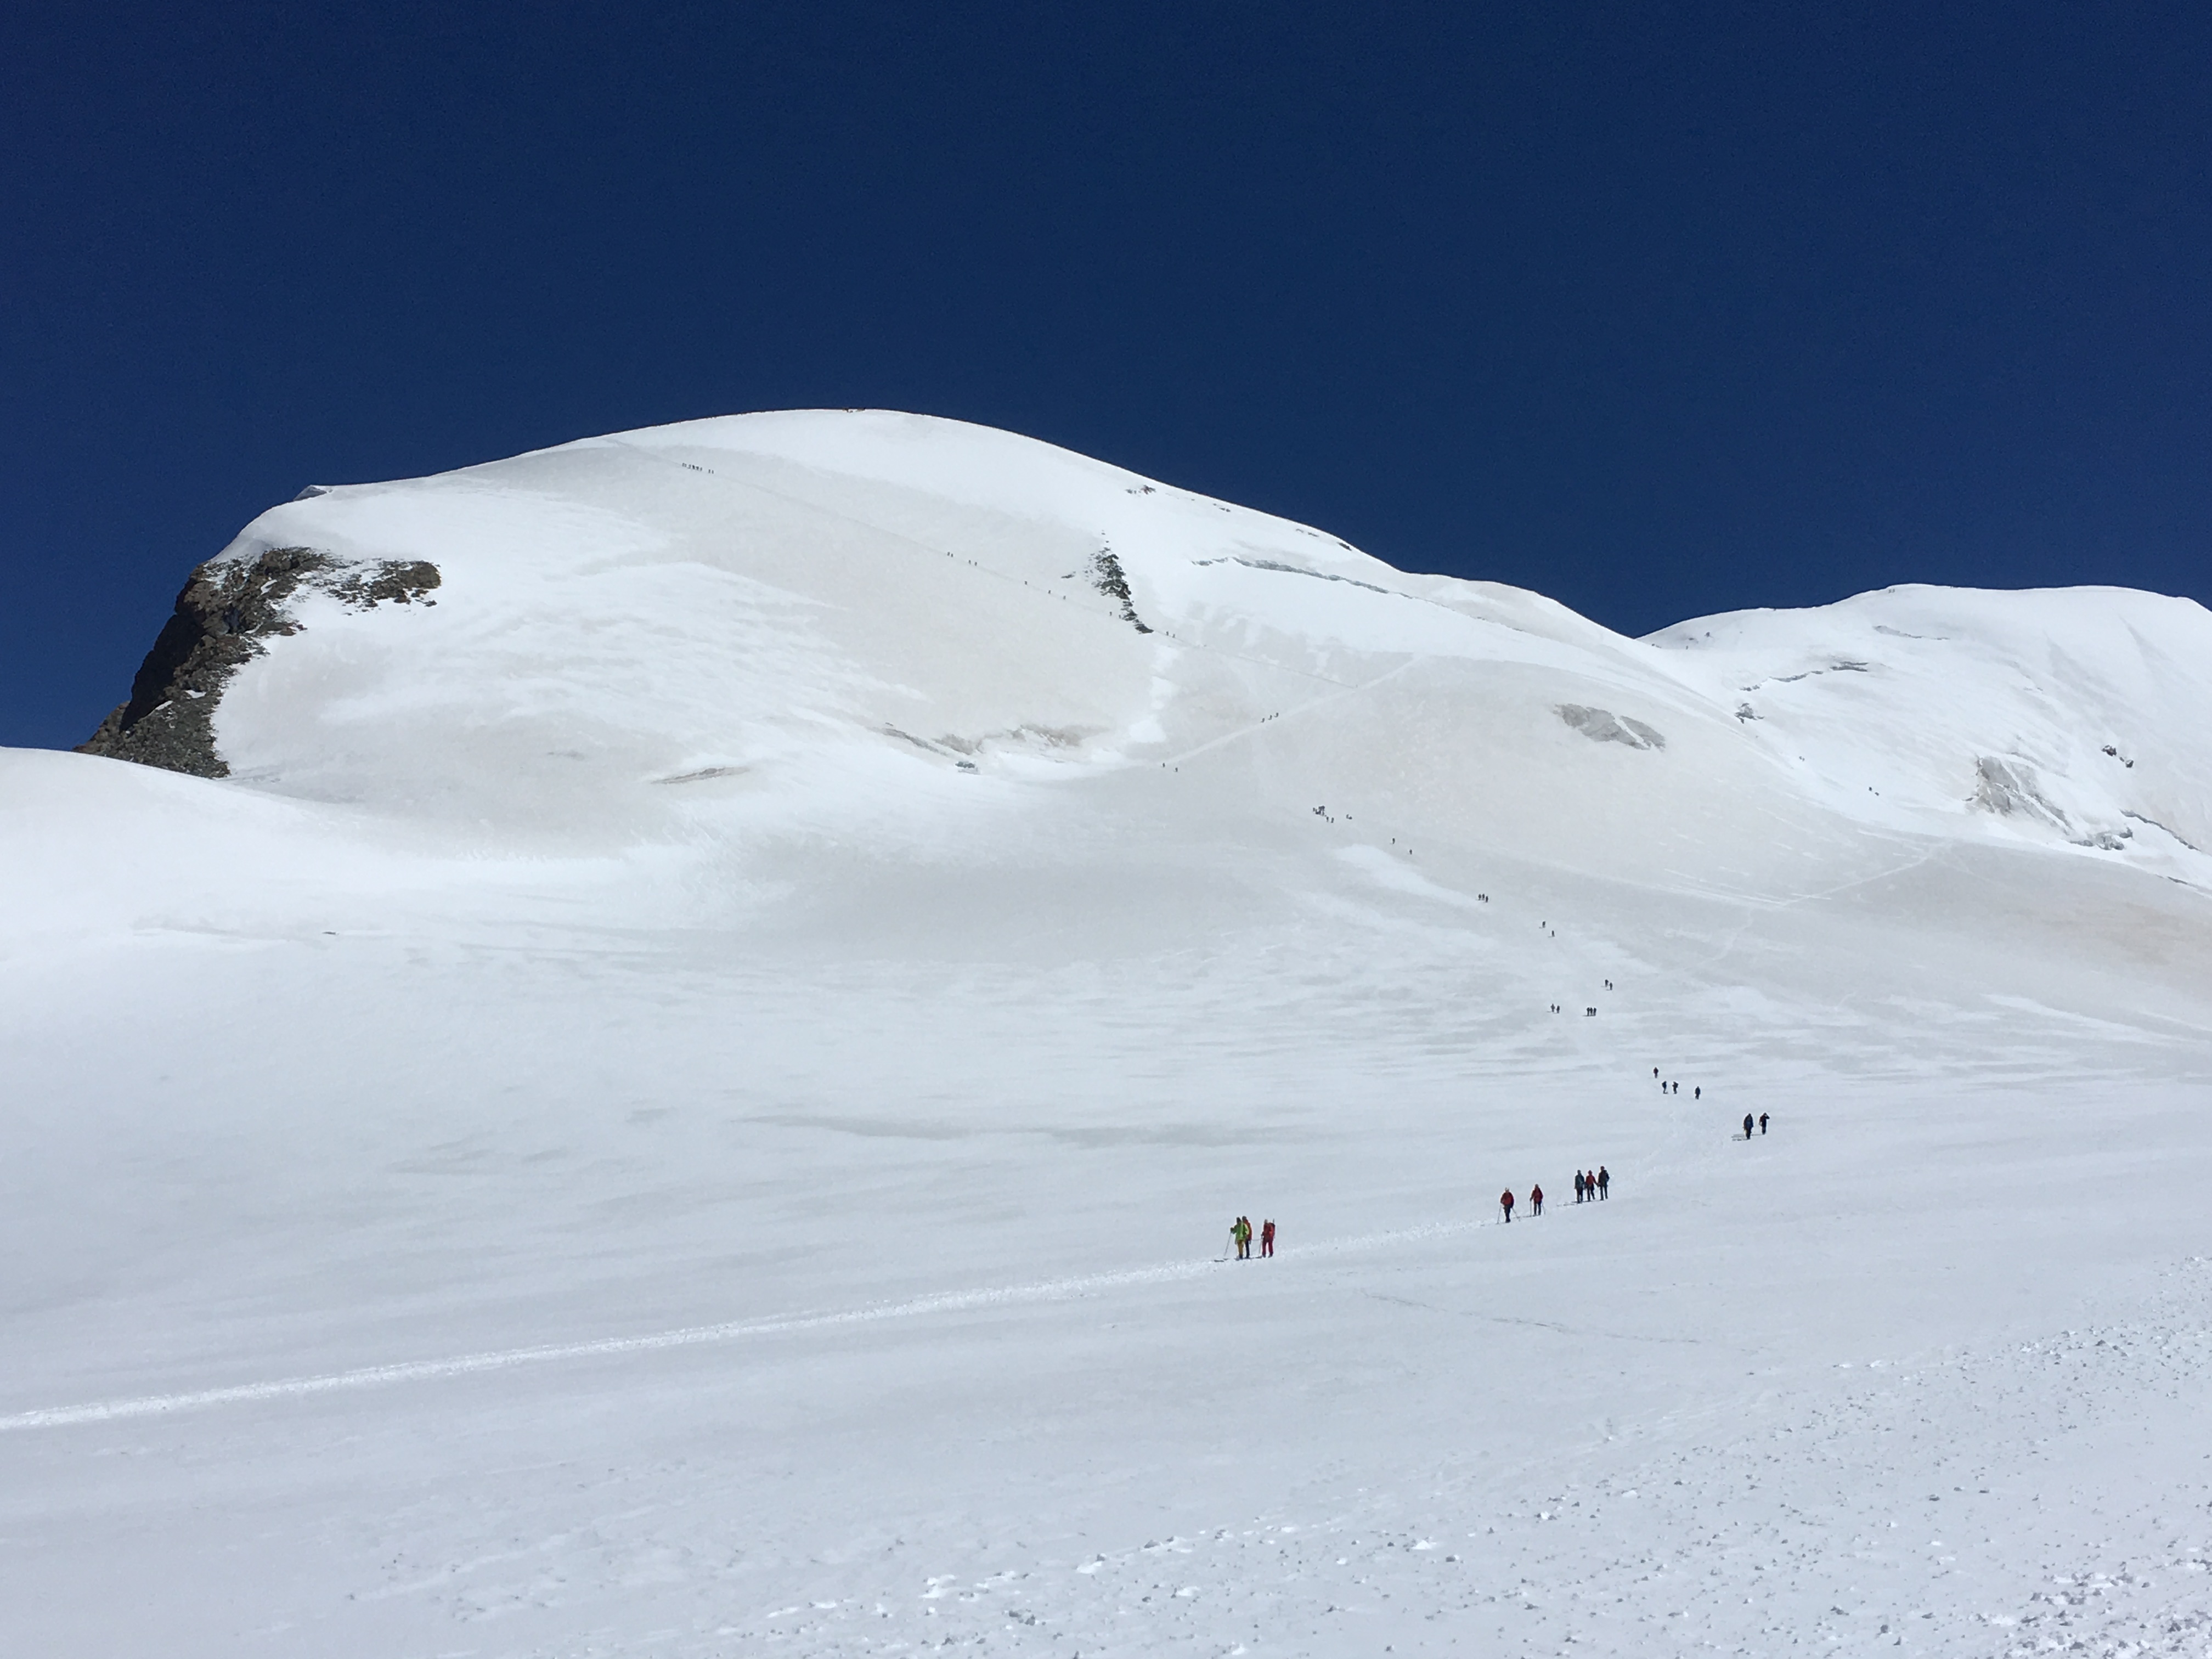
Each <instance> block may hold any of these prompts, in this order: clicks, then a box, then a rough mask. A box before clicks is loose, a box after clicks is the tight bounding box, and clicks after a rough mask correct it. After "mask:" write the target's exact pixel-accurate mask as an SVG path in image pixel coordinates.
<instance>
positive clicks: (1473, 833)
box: [0, 411, 2212, 1655]
mask: <svg viewBox="0 0 2212 1659" xmlns="http://www.w3.org/2000/svg"><path fill="white" fill-rule="evenodd" d="M301 546H304V547H310V548H313V549H316V550H321V551H323V552H325V553H327V554H329V555H331V556H333V557H334V558H337V559H338V560H341V561H349V562H352V561H362V562H374V561H383V560H399V559H404V560H410V561H412V560H428V561H430V562H435V564H436V565H437V567H438V568H439V571H440V573H441V586H439V587H438V588H437V590H436V593H435V599H436V603H435V605H406V606H399V605H376V606H368V607H362V606H357V605H348V604H346V603H345V602H343V599H341V598H340V597H338V596H337V595H335V594H333V593H331V592H302V593H301V595H300V596H299V597H298V599H297V602H296V605H295V618H296V621H297V623H298V624H299V631H298V632H296V633H295V634H292V635H289V636H281V637H276V638H273V639H270V640H269V641H266V647H267V648H266V650H265V652H264V654H262V655H260V656H258V657H257V658H255V659H253V660H252V661H251V662H249V663H248V664H247V665H246V667H245V668H244V669H242V670H241V671H240V672H239V674H238V675H237V677H236V678H235V679H234V681H233V682H232V684H230V686H229V688H228V690H227V691H225V692H224V694H223V695H222V701H221V703H220V706H219V707H218V708H216V715H215V732H216V741H217V744H218V746H219V748H220V750H221V752H222V757H223V758H224V759H225V760H226V761H227V762H228V763H229V765H230V767H231V770H232V776H231V778H230V779H228V780H227V781H204V780H201V779H197V778H188V777H182V776H176V775H169V774H166V773H161V772H155V771H152V770H149V769H143V768H139V767H134V766H130V765H127V764H125V763H118V762H112V761H104V760H98V759H94V758H91V757H84V756H64V755H52V754H45V753H33V752H27V751H0V916H4V917H5V919H6V920H5V924H4V927H0V987H4V990H5V999H4V1004H0V1006H4V1008H5V1010H6V1012H5V1015H4V1018H0V1060H4V1063H5V1066H6V1073H5V1074H6V1075H7V1077H8V1078H9V1080H10V1081H9V1089H8V1091H7V1093H6V1095H5V1097H4V1098H5V1100H6V1103H7V1104H6V1110H7V1113H8V1117H9V1122H8V1128H9V1134H8V1139H7V1144H8V1146H9V1148H10V1149H11V1152H10V1155H9V1157H8V1158H6V1159H5V1160H0V1246H4V1249H5V1252H6V1255H5V1260H6V1261H8V1262H9V1270H8V1273H7V1276H6V1279H5V1281H4V1283H5V1285H6V1303H5V1309H6V1320H5V1322H4V1326H0V1332H4V1334H0V1356H3V1358H0V1468H4V1469H5V1471H6V1478H5V1480H4V1481H0V1493H4V1497H0V1537H4V1538H5V1539H6V1540H7V1544H6V1547H5V1550H4V1551H0V1653H12V1652H15V1651H21V1652H25V1653H38V1654H42V1655H44V1654H56V1653H88V1654H90V1653H111V1652H130V1651H155V1650H158V1651H162V1652H165V1653H174V1654H189V1653H201V1652H205V1653H210V1654H213V1653H222V1654H226V1655H229V1654H238V1653H248V1652H268V1653H295V1652H297V1653H314V1654H318V1655H326V1654H327V1655H347V1654H356V1653H358V1654H362V1655H389V1654H399V1653H415V1652H421V1653H434V1652H436V1653H460V1652H468V1653H482V1654H555V1653H557V1654H576V1655H582V1654H656V1655H659V1654H668V1655H677V1654H682V1655H692V1654H723V1653H727V1654H740V1653H742V1654H751V1653H763V1652H788V1653H807V1654H862V1653H878V1652H890V1651H902V1650H919V1649H921V1648H924V1647H927V1648H930V1649H933V1650H935V1649H939V1648H943V1649H945V1650H976V1651H998V1652H1012V1653H1024V1652H1035V1653H1039V1654H1047V1653H1048V1654H1054V1655H1062V1654H1072V1653H1075V1652H1083V1653H1130V1654H1139V1653H1142V1654H1152V1653H1158V1652H1163V1651H1180V1650H1188V1651H1194V1652H1217V1653H1228V1652H1234V1651H1239V1650H1243V1651H1249V1652H1251V1653H1255V1654H1260V1653H1269V1652H1273V1653H1284V1654H1294V1653H1314V1654H1335V1653H1355V1652H1357V1653H1370V1652H1382V1651H1384V1650H1391V1651H1397V1652H1416V1651H1437V1652H1444V1651H1464V1650H1472V1651H1492V1650H1494V1651H1500V1652H1509V1651H1528V1652H1544V1653H1551V1652H1557V1651H1561V1650H1565V1648H1566V1647H1568V1646H1569V1645H1572V1646H1573V1647H1575V1648H1576V1649H1577V1650H1589V1651H1595V1652H1601V1653H1605V1652H1612V1653H1622V1654H1632V1653H1633V1654H1641V1653H1650V1652H1666V1651H1675V1650H1692V1649H1702V1648H1706V1647H1711V1646H1717V1647H1719V1648H1720V1649H1722V1650H1729V1651H1741V1652H1753V1653H1765V1652H1779V1651H1782V1650H1784V1649H1785V1648H1788V1647H1791V1646H1797V1647H1803V1648H1806V1649H1808V1650H1826V1649H1830V1648H1835V1649H1840V1650H1855V1649H1857V1648H1861V1647H1872V1646H1880V1647H1881V1648H1882V1649H1884V1650H1893V1649H1899V1648H1902V1649H1904V1650H1908V1651H1913V1650H1917V1651H1922V1652H1944V1653H1990V1654H1999V1653H2007V1652H2011V1651H2015V1650H2019V1651H2036V1650H2039V1647H2038V1644H2046V1643H2056V1644H2063V1643H2065V1642H2081V1643H2085V1644H2091V1645H2090V1646H2089V1648H2088V1650H2095V1648H2094V1645H2093V1644H2095V1643H2097V1642H2099V1641H2107V1642H2109V1643H2120V1642H2123V1641H2132V1642H2135V1643H2137V1644H2141V1645H2140V1646H2139V1647H2138V1649H2137V1650H2140V1651H2153V1652H2172V1653H2183V1652H2186V1653H2191V1654H2196V1653H2201V1652H2204V1651H2207V1650H2212V1635H2208V1632H2212V1597H2208V1595H2207V1593H2206V1587H2205V1579H2206V1577H2207V1568H2206V1562H2207V1561H2208V1560H2212V1553H2208V1552H2212V1517H2209V1516H2208V1509H2207V1505H2208V1503H2212V1462H2208V1461H2207V1460H2206V1458H2205V1456H2204V1455H2203V1450H2202V1449H2201V1447H2200V1446H2199V1444H2198V1441H2199V1440H2201V1438H2202V1431H2201V1429H2200V1428H2199V1427H2198V1426H2197V1418H2198V1416H2200V1415H2201V1409H2200V1407H2199V1403H2198V1401H2197V1393H2198V1392H2199V1391H2200V1389H2201V1384H2200V1383H2199V1382H2198V1380H2197V1379H2199V1378H2201V1376H2202V1374H2203V1363H2204V1360H2205V1358H2206V1355H2205V1353H2204V1350H2203V1343H2204V1338H2203V1332H2204V1329H2205V1328H2206V1317H2205V1316H2206V1312H2207V1309H2208V1306H2212V1279H2208V1278H2207V1276H2206V1273H2205V1268H2204V1260H2205V1258H2206V1256H2207V1255H2212V1251H2208V1250H2207V1249H2206V1239H2205V1237H2204V1233H2205V1229H2204V1227H2203V1223H2202V1221H2201V1218H2199V1216H2198V1215H2197V1212H2196V1211H2195V1209H2194V1207H2193V1206H2191V1204H2190V1203H2189V1202H2188V1201H2187V1200H2188V1195H2189V1194H2191V1193H2192V1192H2193V1191H2195V1190H2197V1189H2198V1188H2200V1187H2201V1185H2202V1183H2203V1180H2204V1179H2205V1177H2206V1176H2212V1135H2208V1133H2207V1131H2206V1128H2205V1123H2206V1116H2205V1112H2204V1108H2205V1106H2206V1104H2207V1103H2208V1102H2207V1090H2206V1084H2207V1075H2208V1069H2212V1068H2208V1066H2207V1055H2206V1046H2205V1044H2206V1036H2207V1029H2208V1006H2212V998H2209V997H2208V993H2212V931H2208V927H2207V918H2208V914H2209V913H2208V910H2207V902H2208V890H2212V861H2208V858H2207V854H2206V852H2205V851H2204V850H2203V849H2207V848H2212V750H2208V748H2207V745H2206V744H2205V742H2204V739H2203V732H2205V730H2206V727H2207V716H2208V714H2212V618H2208V617H2207V616H2206V614H2205V613H2204V611H2203V610H2202V609H2200V608H2199V607H2197V606H2196V605H2192V604H2191V603H2189V602H2187V601H2184V600H2177V599H2161V598H2158V597H2156V596H2153V595H2148V594H2143V593H2136V592H2124V591H2119V590H2081V591H2075V592H2063V593H2059V592H2050V593H1977V592H1955V591H1948V590H1940V589H1929V588H1903V589H1894V590H1890V591H1888V592H1881V593H1875V594H1867V595H1863V596H1861V597H1859V598H1858V599H1853V600H1850V601H1847V602H1845V603H1844V604H1842V605H1833V606H1829V607H1826V608H1825V609H1822V610H1820V611H1809V612H1796V613H1784V612H1755V613H1745V614H1741V615H1736V616H1729V617H1711V618H1705V619H1701V620H1699V621H1696V622H1691V623H1683V624H1681V625H1680V626H1679V627H1676V628H1674V629H1668V630H1666V631H1665V632H1663V633H1662V634H1660V635H1654V636H1652V637H1651V638H1650V639H1648V640H1644V641H1633V640H1627V639H1623V638H1620V637H1619V636H1617V635H1612V634H1610V633H1608V632H1607V631H1606V630H1605V629H1601V628H1600V627H1598V626H1596V625H1595V624H1594V623H1589V622H1588V621H1586V620H1584V619H1583V618H1581V617H1577V616H1575V615H1573V614H1572V613H1571V612H1569V611H1565V610H1564V609H1563V608H1562V607H1560V606H1558V605H1554V604H1553V603H1551V602H1550V601H1547V600H1545V599H1541V598H1540V597H1538V596H1535V595H1533V594H1528V593H1524V592H1517V591H1516V590H1512V589H1509V588H1504V587H1499V586H1493V585H1488V584H1480V583H1466V582H1459V581H1454V580H1447V579H1444V578H1439V577H1429V576H1417V575H1409V574H1405V573H1402V572H1400V571H1397V570H1395V569H1393V568H1390V567H1389V566H1388V565H1386V564H1384V563H1383V562H1380V561H1378V560H1376V559H1373V558H1370V557H1369V556H1366V555H1364V554H1363V553H1360V552H1358V550H1354V549H1352V548H1351V547H1349V546H1348V545H1346V544H1344V543H1342V542H1340V541H1339V540H1337V539H1335V538H1332V537H1329V536H1328V535H1326V534H1324V533H1322V532H1317V531H1315V530H1311V529H1309V528H1307V527H1305V526H1297V525H1293V524H1289V523H1286V522H1285V521H1283V520H1276V519H1272V518H1269V517H1267V516H1266V515H1264V514H1261V513H1253V512H1250V511H1249V510H1247V509H1243V508H1241V507H1233V506H1231V505H1229V504H1226V503H1223V502H1218V501H1211V500H1208V499H1206V498H1204V497H1201V496H1197V495H1191V494H1189V493H1188V492H1185V491H1182V490H1178V489H1174V488H1172V487H1170V486H1165V485H1159V484H1156V483H1152V482H1151V481H1148V480H1145V479H1142V478H1139V477H1135V476H1134V475H1132V474H1129V473H1127V472H1124V471H1120V470H1118V469H1115V468H1113V467H1110V466H1107V465H1103V464H1101V463H1098V462H1095V461H1091V460H1088V459H1083V458H1080V457H1077V456H1073V455H1070V454H1067V453H1065V452H1062V451H1058V450H1054V449H1053V448H1050V447H1048V446H1044V445H1042V444H1037V443H1035V442H1032V441H1028V440H1024V439H1021V438H1018V437H1014V436H1012V435H1007V434H1004V433H998V432H992V431H987V430H984V429H981V428H972V427H967V426H963V425H959V424H957V423H954V422H942V421H935V420H929V419H925V418H922V417H919V416H902V415H893V414H885V413H881V412H875V411H810V412H799V413H787V414H777V415H757V416H738V417H732V418H729V419H726V420H717V421H704V422H689V423H685V424H683V425H679V426H674V427H666V428H655V429H653V430H650V431H646V432H639V433H631V434H626V435H621V436H618V437H613V438H606V439H597V440H591V441H585V442H582V443H578V444H572V445H568V446H564V447H561V448H558V449H554V450H549V451H544V452H541V453H536V454H532V455H526V456H522V457H519V458H516V459H513V460H509V461H503V462H499V463H495V464H493V465H486V466H478V467H471V468H468V469H465V470H463V471H459V472H454V473H450V474H445V475H441V476H440V477H433V478H427V479H417V480H410V481H406V482H403V483H390V484H372V485H359V486H344V487H339V488H336V489H329V490H327V491H325V492H324V493H320V494H316V495H310V496H308V497H307V498H304V499H302V500H301V501H295V502H292V503H289V504H287V505H285V506H283V507H276V508H274V509H272V510H271V511H270V512H269V513H264V514H263V515H262V517H261V518H259V519H258V520H255V521H254V522H253V524H252V525H251V526H247V528H246V531H245V532H243V534H242V535H241V536H240V539H239V541H238V542H237V543H235V544H234V545H233V547H232V548H231V549H230V550H228V551H227V552H226V554H225V555H224V556H225V557H226V558H230V559H234V560H239V561H246V562H250V561H251V560H252V559H254V558H255V557H257V556H258V555H260V554H262V553H264V552H267V551H269V550H273V549H279V548H289V547H301ZM1555 1006H1556V1007H1558V1008H1559V1009H1561V1010H1562V1011H1563V1012H1556V1013H1555V1012H1553V1008H1554V1007H1555ZM1585 1009H1595V1010H1596V1012H1595V1014H1589V1013H1585V1012H1583V1011H1584V1010H1585ZM1655 1067H1656V1068H1658V1069H1659V1071H1660V1072H1661V1073H1663V1075H1664V1078H1665V1079H1668V1080H1673V1079H1679V1080H1680V1083H1681V1085H1682V1086H1681V1090H1680V1093H1671V1092H1662V1090H1661V1088H1660V1080H1659V1079H1655V1077H1654V1074H1653V1073H1654V1068H1655ZM1747 1111H1768V1112H1771V1113H1772V1114H1773V1115H1774V1118H1775V1124H1774V1129H1773V1133H1771V1134H1769V1135H1767V1136H1765V1137H1763V1138H1758V1139H1753V1141H1751V1142H1750V1143H1748V1144H1746V1143H1744V1142H1743V1141H1741V1139H1736V1140H1735V1141H1734V1142H1733V1143H1732V1142H1731V1139H1730V1136H1731V1133H1733V1126H1734V1125H1735V1123H1736V1121H1738V1120H1739V1119H1740V1118H1741V1115H1743V1114H1744V1113H1745V1112H1747ZM1600 1162H1604V1163H1606V1164H1607V1165H1608V1166H1609V1168H1610V1170H1612V1172H1613V1176H1614V1177H1615V1180H1616V1182H1617V1184H1616V1186H1615V1188H1614V1192H1613V1197H1612V1198H1611V1199H1610V1200H1608V1201H1607V1203H1605V1204H1603V1205H1601V1206H1595V1207H1593V1206H1579V1207H1578V1206H1575V1205H1574V1204H1573V1203H1572V1202H1571V1190H1570V1189H1571V1172H1572V1170H1575V1169H1576V1168H1578V1167H1591V1166H1594V1165H1595V1164H1598V1163H1600ZM1532 1181H1541V1182H1543V1184H1544V1185H1545V1187H1546V1188H1547V1192H1548V1193H1549V1194H1550V1198H1551V1202H1550V1204H1549V1205H1548V1206H1547V1214H1546V1215H1545V1216H1544V1217H1543V1218H1541V1219H1535V1218H1526V1219H1524V1220H1519V1221H1516V1222H1515V1223H1514V1224H1513V1225H1511V1226H1510V1228H1506V1227H1501V1226H1499V1225H1496V1223H1495V1220H1494V1217H1495V1214H1496V1206H1495V1194H1497V1192H1498V1189H1499V1188H1501V1187H1506V1186H1510V1187H1511V1188H1514V1189H1515V1190H1516V1192H1520V1193H1522V1194H1524V1195H1525V1193H1526V1189H1527V1187H1528V1184H1529V1183H1530V1182H1532ZM1238 1212H1249V1213H1250V1214H1251V1215H1252V1216H1253V1217H1254V1218H1255V1220H1256V1219H1258V1218H1261V1216H1262V1215H1269V1216H1273V1217H1275V1218H1277V1219H1279V1221H1280V1222H1281V1223H1282V1225H1283V1227H1284V1241H1285V1249H1284V1254H1283V1255H1281V1256H1280V1257H1279V1258H1278V1259H1277V1260H1276V1261H1273V1262H1255V1263H1251V1264H1235V1263H1218V1262H1216V1261H1214V1260H1213V1257H1214V1256H1215V1255H1218V1253H1219V1251H1220V1245H1219V1240H1220V1237H1221V1236H1222V1235H1223V1234H1224V1233H1225V1231H1226V1227H1227V1223H1228V1220H1229V1218H1231V1216H1232V1215H1234V1214H1237V1213H1238ZM2112 1650H2113V1651H2118V1650H2120V1649H2119V1648H2118V1647H2113V1648H2112Z"/></svg>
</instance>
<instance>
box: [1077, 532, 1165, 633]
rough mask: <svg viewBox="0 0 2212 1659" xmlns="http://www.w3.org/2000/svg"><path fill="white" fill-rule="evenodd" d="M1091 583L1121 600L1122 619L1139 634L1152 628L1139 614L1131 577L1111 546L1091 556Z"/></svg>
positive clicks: (1099, 589)
mask: <svg viewBox="0 0 2212 1659" xmlns="http://www.w3.org/2000/svg"><path fill="white" fill-rule="evenodd" d="M1091 586H1093V587H1095V588H1097V590H1098V591H1099V592H1101V593H1103V594H1104V595H1105V596H1106V597H1107V598H1108V599H1119V600H1120V601H1121V620H1122V621H1123V622H1125V623H1128V624H1129V625H1130V626H1131V627H1133V628H1134V629H1136V630H1137V631H1138V632H1139V634H1149V633H1151V632H1152V629H1149V628H1147V627H1146V626H1145V623H1144V621H1143V619H1142V618H1141V617H1139V616H1138V615H1137V602H1136V600H1135V599H1133V598H1132V597H1131V596H1130V593H1129V578H1128V577H1127V574H1124V573H1123V571H1122V569H1121V560H1119V559H1117V558H1115V556H1114V550H1113V549H1112V548H1110V547H1108V548H1101V549H1100V550H1098V551H1097V552H1096V553H1094V554H1092V555H1091Z"/></svg>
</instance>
